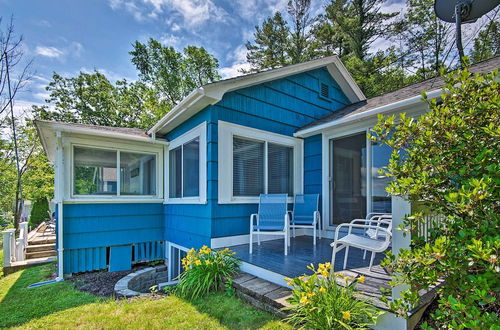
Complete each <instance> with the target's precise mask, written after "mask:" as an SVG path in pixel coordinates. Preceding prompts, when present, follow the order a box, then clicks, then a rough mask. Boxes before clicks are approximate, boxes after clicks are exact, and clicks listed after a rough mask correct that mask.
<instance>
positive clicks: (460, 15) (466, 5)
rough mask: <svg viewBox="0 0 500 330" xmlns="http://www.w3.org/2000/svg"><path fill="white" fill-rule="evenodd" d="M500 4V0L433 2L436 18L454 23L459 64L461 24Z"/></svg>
mask: <svg viewBox="0 0 500 330" xmlns="http://www.w3.org/2000/svg"><path fill="white" fill-rule="evenodd" d="M499 4H500V0H435V2H434V11H435V12H436V15H437V17H439V18H440V19H442V20H443V21H445V22H450V23H455V27H456V28H455V34H456V40H457V48H458V54H459V55H460V62H461V63H462V66H463V65H464V62H463V57H464V48H463V46H462V23H472V22H475V21H476V20H477V19H478V18H479V17H481V16H483V15H484V14H486V13H487V12H489V11H490V10H493V8H495V7H496V6H498V5H499Z"/></svg>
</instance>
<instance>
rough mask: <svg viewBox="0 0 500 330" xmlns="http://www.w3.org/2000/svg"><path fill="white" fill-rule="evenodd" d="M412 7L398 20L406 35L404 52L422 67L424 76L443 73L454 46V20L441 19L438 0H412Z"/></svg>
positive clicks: (419, 73)
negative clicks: (448, 21) (436, 4)
mask: <svg viewBox="0 0 500 330" xmlns="http://www.w3.org/2000/svg"><path fill="white" fill-rule="evenodd" d="M407 8H408V10H407V11H406V13H405V14H404V15H403V16H402V18H401V20H399V21H398V23H396V24H397V25H398V26H399V28H398V29H397V30H396V34H401V35H403V40H404V47H403V49H402V53H404V54H405V55H406V57H407V58H408V59H409V60H410V61H411V62H410V65H413V66H415V67H417V68H418V71H417V75H418V76H419V77H420V79H421V80H423V79H427V78H430V77H433V76H436V75H438V74H439V70H440V69H441V68H443V67H445V56H446V55H447V54H446V50H447V49H446V48H447V47H448V48H449V47H453V46H454V41H453V24H450V23H446V22H444V21H442V20H440V19H439V18H438V17H437V16H436V13H435V12H434V0H408V1H407Z"/></svg>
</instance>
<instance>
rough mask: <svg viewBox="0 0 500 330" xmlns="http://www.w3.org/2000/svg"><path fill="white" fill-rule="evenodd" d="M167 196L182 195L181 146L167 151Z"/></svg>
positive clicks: (178, 196)
mask: <svg viewBox="0 0 500 330" xmlns="http://www.w3.org/2000/svg"><path fill="white" fill-rule="evenodd" d="M169 167H170V171H169V190H168V191H169V197H170V198H180V197H182V146H181V147H177V148H175V149H173V150H170V152H169Z"/></svg>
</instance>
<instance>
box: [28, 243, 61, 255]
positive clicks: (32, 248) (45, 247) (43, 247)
mask: <svg viewBox="0 0 500 330" xmlns="http://www.w3.org/2000/svg"><path fill="white" fill-rule="evenodd" d="M55 250H56V244H55V243H52V244H36V245H30V244H28V247H26V252H27V253H30V252H42V251H55Z"/></svg>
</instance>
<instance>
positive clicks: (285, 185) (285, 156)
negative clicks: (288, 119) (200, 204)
mask: <svg viewBox="0 0 500 330" xmlns="http://www.w3.org/2000/svg"><path fill="white" fill-rule="evenodd" d="M218 144H219V161H218V165H219V166H218V168H219V203H255V202H258V197H259V195H260V194H263V193H269V194H280V193H286V194H288V195H289V196H290V198H291V197H292V196H293V195H294V194H297V193H301V190H302V140H300V139H296V138H293V137H288V136H284V135H279V134H275V133H270V132H266V131H262V130H257V129H253V128H249V127H244V126H240V125H235V124H230V123H226V122H222V121H219V142H218Z"/></svg>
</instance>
